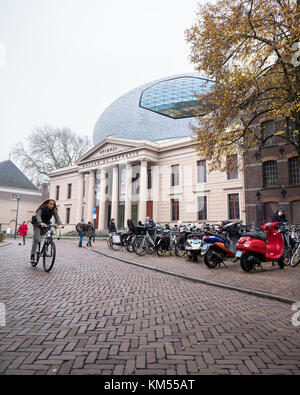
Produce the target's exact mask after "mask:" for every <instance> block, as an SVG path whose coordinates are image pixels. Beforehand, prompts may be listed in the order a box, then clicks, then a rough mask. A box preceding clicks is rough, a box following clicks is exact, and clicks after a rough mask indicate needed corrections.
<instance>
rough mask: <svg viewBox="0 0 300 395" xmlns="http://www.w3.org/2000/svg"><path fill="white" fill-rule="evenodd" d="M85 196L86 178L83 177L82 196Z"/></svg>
mask: <svg viewBox="0 0 300 395" xmlns="http://www.w3.org/2000/svg"><path fill="white" fill-rule="evenodd" d="M84 196H85V178H83V183H82V197H84Z"/></svg>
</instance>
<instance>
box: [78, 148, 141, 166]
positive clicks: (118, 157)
mask: <svg viewBox="0 0 300 395" xmlns="http://www.w3.org/2000/svg"><path fill="white" fill-rule="evenodd" d="M116 149H117V148H116ZM138 155H139V152H138V151H136V152H129V153H127V154H120V155H115V156H112V157H110V158H105V159H99V160H93V161H92V162H89V163H84V164H83V165H82V167H83V168H87V167H94V166H97V165H103V164H105V163H112V162H115V161H118V160H124V159H129V158H133V157H135V156H138Z"/></svg>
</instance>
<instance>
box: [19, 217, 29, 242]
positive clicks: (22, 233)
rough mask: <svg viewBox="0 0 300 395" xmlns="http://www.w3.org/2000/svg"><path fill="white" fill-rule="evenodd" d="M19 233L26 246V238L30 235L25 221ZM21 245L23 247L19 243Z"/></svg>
mask: <svg viewBox="0 0 300 395" xmlns="http://www.w3.org/2000/svg"><path fill="white" fill-rule="evenodd" d="M18 233H19V235H20V236H21V237H22V238H23V245H24V244H25V238H26V236H27V233H28V226H27V224H26V222H25V221H23V223H22V224H21V225H20V226H19V229H18ZM19 245H21V243H19Z"/></svg>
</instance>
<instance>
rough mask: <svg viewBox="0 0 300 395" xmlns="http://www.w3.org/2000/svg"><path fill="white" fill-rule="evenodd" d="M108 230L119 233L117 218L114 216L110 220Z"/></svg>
mask: <svg viewBox="0 0 300 395" xmlns="http://www.w3.org/2000/svg"><path fill="white" fill-rule="evenodd" d="M108 232H109V233H117V228H116V223H115V219H114V218H112V219H111V220H110V222H109V225H108Z"/></svg>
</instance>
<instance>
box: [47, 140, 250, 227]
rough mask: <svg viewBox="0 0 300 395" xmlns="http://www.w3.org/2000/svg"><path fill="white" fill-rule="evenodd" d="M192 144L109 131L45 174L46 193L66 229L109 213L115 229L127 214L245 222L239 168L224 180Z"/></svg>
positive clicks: (101, 221)
mask: <svg viewBox="0 0 300 395" xmlns="http://www.w3.org/2000/svg"><path fill="white" fill-rule="evenodd" d="M193 144H194V142H193V140H192V138H190V137H185V138H180V139H176V140H171V141H165V142H164V141H161V142H152V141H148V140H129V139H122V138H116V137H114V136H109V137H107V138H105V139H104V140H103V141H102V142H100V143H99V144H97V145H96V146H95V147H93V148H92V149H91V150H90V151H88V152H87V153H86V154H85V155H83V156H82V157H81V158H80V159H79V160H78V161H77V163H76V165H75V166H72V167H69V168H64V169H60V170H57V171H54V172H53V173H51V175H50V197H51V198H53V199H55V200H56V203H57V205H58V207H59V215H60V217H61V219H62V221H63V223H64V224H65V228H66V230H67V231H68V230H74V226H75V225H76V223H77V222H79V221H80V220H81V219H82V218H83V219H84V220H85V221H94V223H95V227H96V228H97V229H101V230H102V229H107V225H108V221H109V219H110V218H115V219H116V222H117V226H118V228H119V229H120V228H123V227H126V224H127V219H129V218H132V219H133V220H134V221H135V222H137V221H138V220H141V221H142V222H144V220H145V217H146V216H147V215H148V216H150V217H152V218H153V219H154V221H155V222H156V223H160V224H163V223H177V221H178V220H180V221H181V222H182V223H191V222H196V223H198V222H201V221H202V222H208V223H215V222H217V221H219V220H223V219H230V217H236V218H231V219H241V220H243V221H245V197H244V177H243V173H241V172H239V174H237V175H236V177H234V178H233V179H230V180H229V179H228V175H227V173H221V172H217V171H214V172H210V171H209V163H206V162H205V158H201V157H199V155H198V154H197V152H196V151H195V149H194V148H193ZM199 161H202V162H201V165H202V167H201V169H200V167H199ZM203 172H204V173H205V174H204V173H203ZM200 173H201V174H200ZM232 199H233V200H232ZM232 205H233V206H234V210H233V209H232V208H233V206H232ZM94 209H96V210H94ZM93 211H95V212H96V214H94V218H93ZM95 217H96V218H95Z"/></svg>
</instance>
